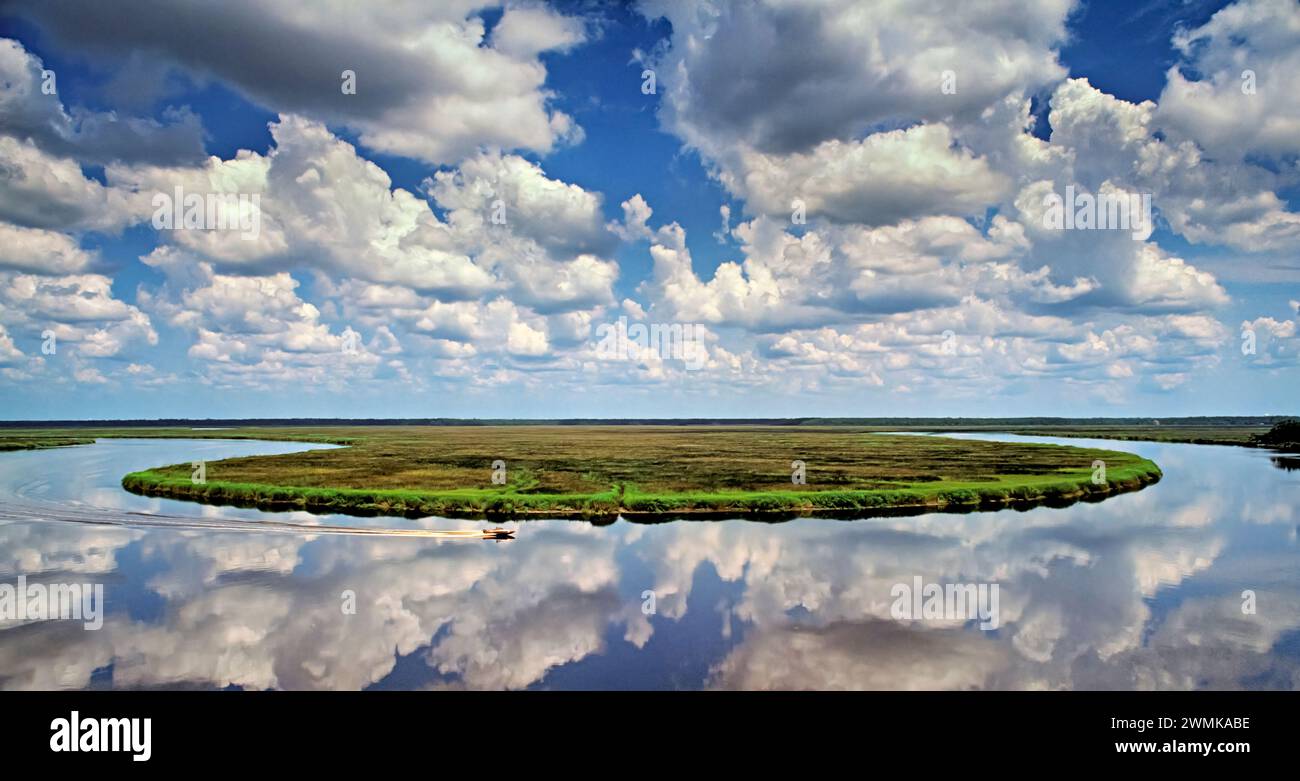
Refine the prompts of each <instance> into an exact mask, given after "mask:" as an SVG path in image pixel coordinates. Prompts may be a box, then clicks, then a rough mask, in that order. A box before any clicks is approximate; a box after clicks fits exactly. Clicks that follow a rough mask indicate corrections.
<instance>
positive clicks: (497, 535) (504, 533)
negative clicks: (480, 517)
mask: <svg viewBox="0 0 1300 781" xmlns="http://www.w3.org/2000/svg"><path fill="white" fill-rule="evenodd" d="M483 538H484V539H488V540H513V539H514V538H515V530H514V529H502V528H500V527H497V528H495V529H484V530H483Z"/></svg>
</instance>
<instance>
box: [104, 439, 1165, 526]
mask: <svg viewBox="0 0 1300 781" xmlns="http://www.w3.org/2000/svg"><path fill="white" fill-rule="evenodd" d="M1107 452H1108V455H1109V456H1110V458H1109V459H1107V462H1106V463H1107V466H1106V481H1105V482H1104V483H1100V484H1098V483H1094V482H1093V480H1092V477H1093V473H1092V471H1091V469H1075V470H1062V471H1061V472H1060V473H1059V474H1055V475H1033V476H1022V475H1015V476H1007V477H1000V478H998V479H997V480H995V481H992V482H956V481H954V482H949V481H937V482H933V483H925V484H920V485H912V486H907V487H901V488H897V489H873V490H859V491H853V490H827V491H818V490H805V491H753V492H747V491H727V492H684V493H641V492H638V491H637V490H636V489H635V488H634V487H631V486H616V487H613V488H611V489H610V490H608V491H605V492H602V493H587V494H536V493H521V492H518V491H517V490H513V489H510V488H506V489H497V490H493V489H464V490H452V491H422V490H409V489H386V490H368V489H353V488H312V487H295V486H279V485H263V484H257V483H237V482H223V481H219V480H217V481H213V480H209V481H207V482H205V483H203V484H195V483H193V482H192V481H191V479H190V478H189V477H188V474H186V475H184V476H181V475H178V474H177V473H176V471H175V470H176V469H184V470H188V465H184V464H182V465H178V466H177V467H167V468H164V469H163V470H144V471H141V472H132V473H131V474H128V475H127V476H126V477H124V478H123V479H122V486H123V488H125V489H126V490H128V491H131V492H133V493H137V494H142V495H146V496H157V497H164V498H169V499H181V500H191V501H198V502H204V503H207V504H229V505H236V506H241V507H255V508H258V509H263V510H307V511H310V512H314V513H340V514H351V515H375V514H383V515H402V516H412V517H418V516H426V515H446V516H470V517H522V518H528V517H534V518H544V517H573V516H583V517H591V516H610V517H612V516H615V515H630V516H661V515H678V514H683V515H690V514H716V513H737V514H761V513H798V514H816V513H834V512H843V511H854V510H868V511H869V510H895V509H907V508H931V509H944V508H949V509H959V508H961V509H978V508H996V507H1003V506H1008V505H1015V506H1023V505H1033V504H1058V503H1069V502H1072V501H1077V500H1081V499H1094V498H1101V497H1104V496H1107V495H1111V494H1116V493H1121V492H1125V491H1133V490H1137V489H1139V488H1142V487H1143V486H1145V485H1148V484H1150V483H1154V482H1156V481H1157V480H1159V479H1160V477H1161V472H1160V468H1159V467H1157V466H1156V465H1155V464H1154V463H1153V462H1151V461H1149V460H1147V459H1145V458H1140V457H1138V456H1134V455H1132V454H1128V453H1120V452H1115V451H1107ZM169 470H170V471H169Z"/></svg>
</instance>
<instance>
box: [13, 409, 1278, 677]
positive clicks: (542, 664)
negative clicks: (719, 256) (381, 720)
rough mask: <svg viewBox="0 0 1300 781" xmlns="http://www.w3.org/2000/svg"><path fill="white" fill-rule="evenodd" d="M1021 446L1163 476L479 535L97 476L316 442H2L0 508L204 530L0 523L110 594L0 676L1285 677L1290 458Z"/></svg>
mask: <svg viewBox="0 0 1300 781" xmlns="http://www.w3.org/2000/svg"><path fill="white" fill-rule="evenodd" d="M972 438H979V439H1003V438H1012V437H1010V436H1006V437H1003V436H999V435H990V434H978V435H972ZM1015 438H1016V439H1021V440H1031V441H1042V442H1058V443H1063V444H1078V445H1084V446H1094V447H1102V448H1110V449H1117V450H1127V451H1131V452H1136V453H1139V454H1140V455H1143V456H1145V457H1147V458H1151V459H1152V460H1154V461H1155V462H1156V463H1157V464H1159V465H1160V467H1161V469H1162V470H1163V471H1164V479H1163V480H1162V481H1161V482H1159V483H1157V484H1156V485H1153V486H1149V487H1147V488H1145V489H1143V490H1141V491H1139V492H1136V493H1129V494H1122V495H1120V496H1116V497H1112V498H1109V499H1106V500H1105V501H1103V502H1100V503H1096V504H1087V503H1081V504H1075V505H1072V506H1070V507H1067V508H1059V509H1053V508H1045V507H1044V508H1036V509H1033V510H1029V511H1023V512H1022V511H1015V510H1005V511H998V512H981V513H970V514H949V513H932V514H927V515H919V516H912V517H897V518H874V519H864V520H857V521H845V520H831V519H816V518H805V519H798V520H792V521H787V522H784V523H762V522H755V521H746V520H734V521H674V522H665V523H658V524H636V523H629V522H626V521H618V522H616V523H613V524H611V525H607V526H594V525H591V524H588V523H585V522H582V521H559V520H540V521H528V522H523V523H517V524H509V526H511V527H513V528H517V529H518V530H519V531H518V536H517V539H515V540H511V541H504V542H492V541H482V540H441V539H413V538H390V537H382V536H368V537H360V536H348V535H343V534H337V533H324V532H313V530H311V529H310V528H302V529H297V528H294V529H291V530H285V528H286V527H277V528H276V529H272V530H260V529H258V528H257V526H256V525H253V526H252V528H251V529H250V528H249V526H250V522H251V523H252V524H256V523H258V522H274V523H278V524H295V525H300V526H310V525H316V526H323V527H335V526H343V527H348V526H350V527H364V528H368V529H372V530H374V529H382V528H384V527H393V528H425V529H472V528H482V527H483V526H484V524H483V523H481V522H476V521H456V520H448V519H439V518H428V519H421V520H418V521H409V520H406V519H394V518H364V519H362V518H352V517H346V516H315V515H310V514H307V513H264V512H259V511H255V510H240V509H235V508H228V507H207V506H204V505H198V504H193V503H188V502H177V501H171V500H163V499H153V498H146V497H140V496H135V495H132V494H128V493H126V492H125V491H123V490H122V489H121V488H120V487H119V480H120V479H121V476H122V475H123V474H125V473H126V472H129V471H133V470H136V469H142V468H146V467H151V466H157V465H160V464H169V463H177V462H187V461H192V460H198V459H205V460H216V459H219V458H225V457H231V456H242V455H253V454H269V453H283V452H292V451H295V450H300V449H304V448H308V447H316V446H310V445H299V444H291V443H271V442H252V441H213V440H101V441H100V442H98V443H96V444H94V445H88V446H80V447H73V448H63V449H57V450H44V451H22V452H14V453H0V509H3V508H4V507H6V506H8V507H10V508H28V509H30V508H32V507H45V508H47V509H49V515H50V517H56V516H60V514H61V513H60V512H58V511H57V510H58V508H69V507H70V508H73V509H75V511H76V512H75V513H73V512H71V511H68V512H66V513H63V514H64V515H74V514H75V515H78V516H84V515H87V514H89V515H92V516H93V515H95V514H96V513H101V514H103V515H104V517H110V516H111V517H115V518H120V517H122V516H124V515H126V514H129V513H132V512H143V513H151V514H161V515H164V516H168V517H180V516H184V517H190V518H194V519H199V520H205V521H206V522H211V523H212V526H211V527H210V528H207V527H198V528H169V527H168V526H167V525H166V524H165V523H163V524H155V525H149V526H146V527H144V528H140V527H135V526H113V525H99V524H88V523H71V522H58V521H51V520H20V521H0V583H14V582H15V581H16V579H17V577H18V576H19V575H25V576H27V577H28V578H29V579H31V580H38V581H44V582H52V583H86V582H90V583H102V584H104V592H105V597H106V608H107V609H106V615H105V618H104V626H103V628H102V629H100V630H98V631H85V630H84V629H82V625H81V623H79V622H72V621H40V622H28V623H25V624H16V623H15V622H7V623H6V622H0V688H7V689H18V688H42V689H53V688H69V689H80V688H112V687H120V688H151V687H187V688H195V687H197V688H225V687H245V688H254V689H263V688H287V689H315V688H322V689H364V688H444V687H451V688H457V687H460V688H475V689H479V688H482V689H501V688H529V687H531V688H554V689H572V688H578V689H611V688H655V689H657V688H702V687H715V688H743V689H764V688H783V689H784V688H817V689H823V688H879V689H885V688H889V689H893V688H904V689H907V688H912V689H937V688H944V689H946V688H1013V689H1038V688H1049V689H1056V688H1077V689H1096V688H1101V689H1131V688H1140V689H1151V688H1161V689H1195V688H1216V689H1223V688H1250V689H1296V688H1300V545H1298V544H1297V525H1298V524H1300V513H1298V512H1297V510H1296V507H1297V505H1298V504H1300V472H1297V471H1296V470H1295V469H1294V468H1291V469H1288V468H1285V467H1287V466H1288V465H1290V464H1289V463H1287V462H1282V463H1279V462H1278V461H1277V460H1275V457H1274V456H1273V454H1270V453H1267V452H1263V451H1257V450H1248V449H1244V448H1229V447H1218V446H1207V445H1179V444H1159V443H1139V442H1115V441H1102V440H1078V439H1054V438H1048V437H1015ZM210 469H211V468H210ZM809 469H810V475H811V473H812V471H813V470H814V469H815V464H814V463H813V462H812V461H810V462H809ZM209 477H210V478H213V479H215V475H213V474H212V473H211V471H210V472H209ZM97 508H109V509H108V510H100V509H97ZM226 520H229V521H236V522H238V523H236V524H231V525H228V524H225V523H224V521H226ZM240 524H243V525H242V526H241V525H240ZM916 576H921V577H922V578H923V579H924V580H925V581H926V582H939V583H954V582H958V583H980V582H983V583H997V584H998V585H999V592H1000V613H1001V615H1000V621H1001V626H1000V628H999V629H997V630H995V631H980V630H979V629H978V628H976V626H975V624H974V622H962V621H959V620H953V621H925V622H920V621H918V622H906V621H898V620H895V619H893V618H891V617H890V605H891V603H892V602H893V599H892V597H891V588H892V587H893V586H894V585H895V584H897V583H901V582H912V579H913V578H914V577H916ZM1246 590H1250V591H1253V592H1254V595H1255V605H1256V612H1255V613H1254V614H1247V613H1244V612H1243V610H1242V604H1243V597H1242V593H1243V591H1246ZM648 592H652V594H651V593H648ZM349 595H352V598H353V601H354V602H355V611H354V612H351V613H349V612H347V611H346V610H345V607H346V606H347V605H348V603H349ZM651 597H653V610H651V609H650V608H651Z"/></svg>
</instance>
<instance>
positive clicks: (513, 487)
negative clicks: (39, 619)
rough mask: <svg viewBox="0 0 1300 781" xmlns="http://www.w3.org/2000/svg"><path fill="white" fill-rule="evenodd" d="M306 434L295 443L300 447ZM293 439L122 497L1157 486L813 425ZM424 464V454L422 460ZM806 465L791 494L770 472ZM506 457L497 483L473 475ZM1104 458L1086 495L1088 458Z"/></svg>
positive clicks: (767, 508)
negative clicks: (800, 460)
mask: <svg viewBox="0 0 1300 781" xmlns="http://www.w3.org/2000/svg"><path fill="white" fill-rule="evenodd" d="M304 434H306V435H307V436H303V435H304ZM315 434H316V435H315V436H313V435H311V434H309V433H308V432H305V431H304V432H299V433H298V437H297V438H298V439H300V440H309V441H326V440H329V441H332V442H334V443H338V442H340V441H344V440H352V441H354V444H353V447H350V448H346V449H342V450H319V451H307V452H304V453H298V454H286V455H281V456H256V457H249V458H236V459H227V460H225V461H217V462H212V463H210V464H208V466H207V475H208V479H207V481H206V482H205V483H202V484H195V483H194V482H192V481H191V479H190V467H189V465H188V464H177V465H172V466H168V467H158V468H153V469H147V470H143V471H140V472H133V473H131V474H129V475H127V476H126V477H124V478H123V480H122V486H123V487H124V488H125V489H126V490H128V491H132V492H134V493H138V494H143V495H148V496H158V497H165V498H171V499H181V500H189V501H198V502H204V503H208V504H233V505H238V506H244V507H255V508H259V509H264V510H307V511H310V512H314V513H341V514H353V515H376V514H383V515H399V516H410V517H418V516H428V515H443V516H459V517H520V518H528V517H587V518H591V517H614V516H618V515H624V516H635V517H641V518H654V517H660V516H662V517H668V516H672V517H676V516H684V517H702V516H706V515H718V514H744V515H764V514H822V513H825V514H834V513H843V512H850V511H884V510H900V509H908V508H924V509H954V510H956V509H981V508H997V507H1006V506H1016V507H1024V506H1032V505H1035V504H1066V503H1069V502H1072V501H1078V500H1083V499H1099V498H1101V497H1104V496H1107V495H1110V494H1114V493H1119V492H1123V491H1131V490H1136V489H1139V488H1141V487H1143V486H1145V485H1148V484H1150V483H1152V482H1155V481H1156V480H1159V479H1160V476H1161V473H1160V470H1159V468H1158V467H1157V466H1156V465H1155V464H1154V463H1152V462H1151V461H1149V460H1147V459H1144V458H1141V457H1139V456H1136V455H1133V454H1131V453H1123V452H1119V451H1111V450H1097V449H1091V448H1081V447H1075V446H1064V445H1042V444H1028V443H994V442H987V441H980V440H953V439H942V438H939V439H936V438H929V437H908V436H892V437H891V436H888V435H884V434H879V433H874V432H870V431H863V430H841V429H836V428H826V429H817V430H798V431H795V430H792V429H790V428H781V427H768V428H756V429H753V430H742V429H736V428H732V429H708V428H703V427H696V428H674V429H664V428H657V429H636V428H629V429H618V430H614V429H611V428H610V427H580V428H576V429H565V428H563V427H553V428H549V429H547V428H523V427H521V428H495V429H493V430H491V431H484V430H482V429H478V430H474V429H455V428H445V429H437V430H433V429H428V428H420V427H408V428H394V429H390V430H376V431H371V432H368V433H367V432H361V433H357V434H352V433H351V432H346V435H345V432H340V431H334V432H315ZM433 453H437V455H433ZM801 454H803V457H806V458H808V460H809V463H810V464H811V465H810V466H809V467H808V468H809V475H808V479H807V483H808V484H806V485H792V484H791V479H790V474H789V473H788V471H782V470H785V469H786V466H785V465H786V464H789V463H790V460H791V458H797V457H800V455H801ZM498 455H501V456H505V457H506V458H508V459H509V460H510V464H511V471H510V480H509V483H508V484H507V485H493V484H491V483H489V481H488V472H487V465H488V464H490V463H492V461H493V459H494V458H496V457H497V456H498ZM1099 459H1100V460H1104V461H1105V462H1106V480H1105V482H1104V483H1102V484H1094V483H1093V481H1092V477H1093V467H1092V465H1093V463H1094V462H1095V461H1096V460H1099Z"/></svg>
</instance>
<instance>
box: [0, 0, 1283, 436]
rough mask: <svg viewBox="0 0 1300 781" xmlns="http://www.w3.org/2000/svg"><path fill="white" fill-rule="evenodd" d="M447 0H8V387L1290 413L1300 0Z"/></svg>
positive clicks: (163, 404)
mask: <svg viewBox="0 0 1300 781" xmlns="http://www.w3.org/2000/svg"><path fill="white" fill-rule="evenodd" d="M426 5H427V4H417V3H391V4H385V3H376V4H368V5H367V6H365V7H362V8H344V9H334V10H332V11H331V12H330V13H323V12H322V13H319V14H315V15H304V14H302V13H301V12H296V11H294V7H295V6H294V4H291V3H280V2H270V3H253V2H233V3H224V4H221V3H204V2H194V3H177V4H164V5H161V6H159V5H157V4H155V3H153V2H149V1H147V0H127V1H125V2H121V3H118V4H115V5H114V6H113V7H112V8H111V9H110V8H108V7H106V6H101V5H100V4H85V3H77V2H62V1H61V0H55V1H54V2H43V3H27V2H21V1H19V2H10V3H5V4H3V6H0V38H3V39H4V41H3V48H0V70H2V71H3V73H0V153H2V154H0V161H2V162H3V173H4V176H3V179H4V181H5V184H4V189H3V191H2V192H0V246H5V247H6V248H5V249H0V397H2V398H3V399H4V401H5V409H4V412H3V414H2V416H3V417H4V418H9V419H18V418H111V417H251V416H296V415H302V416H331V415H337V416H347V417H367V416H373V417H399V416H420V417H425V416H455V417H569V416H584V417H632V416H635V417H649V416H662V417H705V416H729V417H744V416H751V415H752V416H814V415H827V416H848V415H861V416H887V415H992V416H1006V415H1019V414H1023V415H1062V416H1081V415H1155V416H1172V415H1195V414H1264V413H1294V412H1296V409H1295V403H1294V399H1295V394H1294V392H1293V391H1292V390H1291V389H1292V388H1294V387H1295V385H1296V379H1297V374H1300V371H1298V369H1297V363H1298V362H1300V359H1298V357H1297V356H1298V355H1300V352H1298V350H1297V346H1298V345H1300V335H1298V334H1297V331H1296V322H1297V320H1298V319H1300V312H1298V310H1300V303H1297V299H1300V289H1297V285H1296V281H1297V278H1298V277H1300V263H1298V262H1297V248H1298V247H1300V214H1297V212H1296V206H1297V202H1296V195H1297V192H1300V190H1297V179H1298V178H1300V168H1298V167H1297V158H1298V156H1300V94H1297V93H1296V91H1295V90H1294V89H1293V88H1292V84H1291V79H1292V76H1293V74H1294V73H1295V72H1297V69H1298V68H1300V5H1297V4H1296V3H1294V2H1292V1H1291V0H1241V1H1240V2H1237V3H1231V4H1230V3H1223V2H1215V3H1196V2H1186V3H1183V2H1177V3H1149V4H1145V5H1138V6H1134V4H1132V3H1122V2H1104V3H1103V2H1092V3H1078V2H1075V3H1071V2H1068V1H1067V0H1043V2H1036V3H1035V2H1030V3H1024V2H1012V1H1011V0H1007V2H1000V1H995V2H992V3H989V4H988V5H987V6H982V7H981V8H979V9H978V10H976V9H974V8H966V7H965V6H966V4H945V3H941V2H932V3H927V2H921V3H911V4H900V5H899V6H898V7H894V6H893V5H892V4H887V3H881V4H870V5H866V6H864V5H863V4H855V3H849V2H839V1H838V0H827V2H824V3H810V4H802V3H787V2H777V1H776V0H771V1H770V2H754V3H742V4H720V3H715V4H707V3H685V2H669V1H668V0H664V1H662V2H659V1H655V2H644V3H640V4H629V5H622V4H599V3H576V2H573V3H558V4H550V5H542V4H536V3H506V4H500V3H480V2H470V1H468V0H467V2H463V3H454V4H443V5H442V7H438V8H427V7H425V6H426ZM344 71H350V72H352V73H353V74H355V90H353V91H351V92H349V91H347V89H345V88H343V87H342V86H341V85H342V83H343V82H344V81H346V78H345V76H344ZM647 71H649V72H653V74H654V80H655V89H654V91H653V92H652V93H649V94H647V93H648V90H647V89H646V87H647V84H646V80H645V78H643V73H644V72H647ZM1247 71H1249V73H1250V74H1251V75H1250V78H1249V82H1250V86H1249V88H1247V87H1246V86H1244V85H1245V83H1246V82H1247V77H1246V72H1247ZM51 77H52V81H51ZM945 84H947V85H948V86H947V87H945V86H944V85H945ZM47 85H52V86H53V88H52V89H50V88H48V87H47V88H46V89H42V87H43V86H47ZM1067 186H1068V187H1070V188H1072V190H1071V191H1078V192H1085V193H1089V194H1102V193H1105V194H1116V193H1119V194H1123V195H1125V196H1126V197H1127V196H1128V195H1133V196H1137V197H1139V198H1140V197H1142V196H1146V197H1147V198H1149V201H1150V203H1151V204H1152V207H1153V224H1152V225H1151V226H1150V230H1149V231H1142V232H1138V234H1139V235H1131V232H1129V231H1121V230H1065V231H1060V230H1053V229H1051V228H1050V227H1049V226H1048V225H1047V223H1046V222H1045V221H1044V219H1043V217H1042V212H1043V208H1044V204H1045V203H1046V201H1045V200H1044V199H1045V196H1046V195H1048V194H1059V195H1064V194H1065V193H1066V192H1067V190H1066V188H1067ZM177 187H180V188H181V189H182V192H183V193H186V194H191V195H195V196H196V197H198V198H200V199H201V200H200V202H201V203H204V204H205V205H206V204H207V203H208V201H207V200H202V199H217V198H219V197H220V196H221V195H224V196H230V197H231V198H233V199H235V200H238V199H241V198H242V199H244V200H243V201H241V203H242V204H243V205H242V206H240V207H239V208H241V209H243V211H242V212H240V214H243V215H244V217H245V218H246V219H247V218H249V217H250V215H251V214H252V210H255V211H256V214H257V216H258V221H257V224H256V230H255V231H250V230H249V228H251V225H249V226H245V229H243V230H231V229H229V228H230V226H229V225H227V226H225V227H224V228H223V227H222V226H220V225H217V226H212V225H206V224H198V225H194V226H191V227H189V228H186V229H181V230H168V229H159V228H157V227H155V215H156V212H157V210H158V209H157V206H158V204H159V203H160V202H159V201H158V200H157V199H158V198H160V197H161V198H164V199H166V198H171V197H173V194H174V193H175V192H176V188H177ZM254 198H256V200H255V201H254ZM164 202H165V201H164ZM796 207H797V208H796ZM217 208H225V207H223V206H220V207H217ZM723 210H725V211H726V220H725V227H724V217H723V213H722V212H723ZM214 213H224V212H214ZM796 213H797V215H798V216H797V217H796ZM231 214H232V215H234V214H235V212H234V211H232V212H231ZM1134 216H1135V218H1136V217H1137V214H1136V213H1135V214H1134ZM497 218H499V219H497ZM251 233H255V234H256V235H250V234H251ZM619 323H623V324H625V325H624V326H620V325H618V324H619ZM628 324H630V325H633V326H635V325H644V326H645V327H646V329H647V330H648V331H649V332H650V333H652V334H653V333H656V330H650V329H652V328H654V329H657V332H658V333H661V334H668V335H669V336H670V337H671V335H672V334H676V335H677V336H675V337H671V338H676V339H678V342H677V343H676V344H673V343H671V342H664V341H659V342H655V341H653V340H651V341H649V342H646V341H638V339H637V332H636V331H635V330H632V331H630V332H628V333H627V334H625V336H627V337H630V338H624V339H621V340H616V341H615V342H609V341H607V340H603V337H604V336H605V335H608V334H609V333H610V332H611V329H614V330H615V332H617V329H619V328H622V327H625V326H626V325H628ZM674 328H675V329H676V331H674V330H673V329H674ZM658 329H661V330H658ZM683 334H684V335H685V336H683ZM665 338H669V337H665ZM610 344H617V346H618V348H617V350H616V351H614V352H611V351H610V349H608V347H609V345H610ZM1247 346H1248V347H1247Z"/></svg>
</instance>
